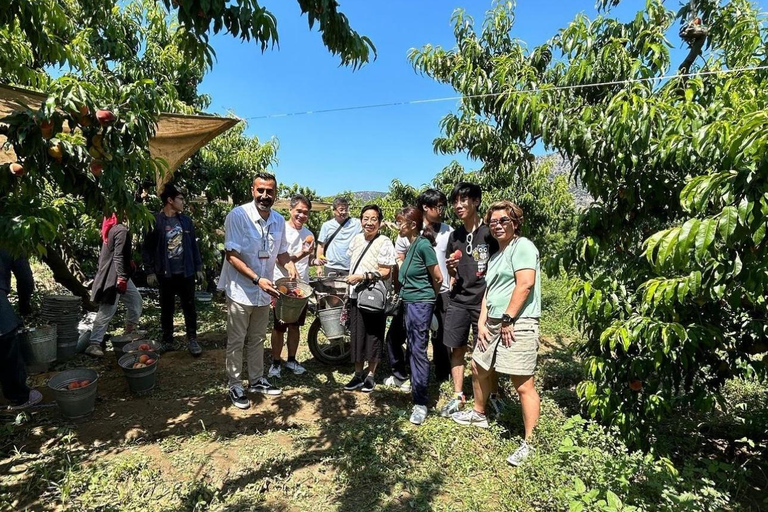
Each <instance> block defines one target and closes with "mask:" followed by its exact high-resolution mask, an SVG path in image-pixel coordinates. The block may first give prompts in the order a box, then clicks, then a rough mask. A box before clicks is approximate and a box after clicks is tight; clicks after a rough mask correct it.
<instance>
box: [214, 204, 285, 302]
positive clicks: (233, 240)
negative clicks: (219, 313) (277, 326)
mask: <svg viewBox="0 0 768 512" xmlns="http://www.w3.org/2000/svg"><path fill="white" fill-rule="evenodd" d="M224 248H225V249H226V250H227V251H237V252H238V253H240V257H241V258H242V260H243V262H244V263H245V264H246V265H248V267H249V268H250V269H251V270H253V271H254V272H256V274H258V275H259V276H260V277H266V278H267V279H269V278H271V277H272V275H273V273H274V271H275V262H276V260H277V255H278V254H282V253H284V252H287V251H288V242H287V241H286V239H285V219H284V218H283V217H282V215H280V214H279V213H277V212H276V211H274V210H271V211H270V213H269V217H267V219H266V220H264V219H262V218H261V215H259V211H258V210H257V209H256V205H255V204H254V202H253V201H251V202H250V203H246V204H244V205H241V206H238V207H236V208H235V209H233V210H232V211H231V212H229V214H228V215H227V219H226V220H225V221H224ZM259 251H266V253H268V257H267V258H263V259H262V258H259ZM218 289H219V290H224V291H225V292H226V293H227V297H229V298H230V299H232V300H233V301H235V302H237V303H238V304H242V305H244V306H268V305H269V304H270V302H271V297H270V295H269V294H268V293H267V292H265V291H263V290H262V289H261V288H259V287H258V286H256V285H255V284H253V282H252V281H251V280H250V279H248V278H247V277H245V276H244V275H243V274H241V273H240V272H238V271H237V270H236V269H235V267H233V266H232V265H230V264H229V262H228V261H227V260H226V258H225V259H224V265H223V266H222V268H221V275H220V276H219V283H218Z"/></svg>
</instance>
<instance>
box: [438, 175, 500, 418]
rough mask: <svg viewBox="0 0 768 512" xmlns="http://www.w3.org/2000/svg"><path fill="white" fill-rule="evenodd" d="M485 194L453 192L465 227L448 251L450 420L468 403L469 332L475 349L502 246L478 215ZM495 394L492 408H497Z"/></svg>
mask: <svg viewBox="0 0 768 512" xmlns="http://www.w3.org/2000/svg"><path fill="white" fill-rule="evenodd" d="M481 195H482V191H481V189H480V187H479V186H478V185H475V184H474V183H467V182H462V183H459V184H458V185H456V186H455V187H454V189H453V192H451V197H450V202H451V204H452V205H453V209H454V211H455V212H456V215H457V216H458V217H459V219H460V220H461V221H462V225H461V226H459V227H458V229H456V230H455V231H453V232H452V233H451V235H450V238H449V240H448V247H447V249H446V254H445V256H446V266H447V268H448V273H449V274H450V275H451V277H452V278H453V287H452V288H451V292H450V303H449V304H448V308H447V310H446V312H445V324H444V331H443V343H444V344H445V346H446V347H447V348H448V349H449V350H450V351H451V377H452V379H453V390H454V396H453V398H451V400H450V401H449V402H448V403H447V404H446V405H445V406H444V407H443V408H442V409H441V410H440V415H441V416H443V417H446V418H447V417H449V416H450V415H451V414H453V413H454V412H457V411H459V410H460V409H461V408H462V407H463V406H464V403H465V401H466V399H465V397H464V390H463V383H464V356H465V354H466V352H467V349H468V347H469V345H468V338H469V330H470V327H472V334H473V337H472V346H474V344H475V342H476V341H477V321H478V319H479V317H480V306H481V305H482V302H483V295H484V294H485V271H486V269H487V266H488V260H489V259H490V258H491V256H492V255H493V254H495V253H496V252H497V251H498V250H499V244H498V242H496V239H495V238H493V236H492V235H491V232H490V230H489V229H488V226H486V225H485V224H484V223H483V220H482V218H481V217H480V215H479V214H478V213H477V209H478V207H479V206H480V199H481ZM493 400H498V399H497V398H496V396H495V393H494V394H493V396H492V401H491V404H492V405H497V404H496V403H495V402H493Z"/></svg>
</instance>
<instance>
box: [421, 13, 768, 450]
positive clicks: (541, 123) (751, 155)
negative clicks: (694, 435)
mask: <svg viewBox="0 0 768 512" xmlns="http://www.w3.org/2000/svg"><path fill="white" fill-rule="evenodd" d="M617 3H618V1H616V0H603V1H601V2H598V4H599V7H600V11H601V12H600V13H599V15H598V16H597V17H596V18H595V19H589V18H588V17H587V16H586V15H583V14H580V15H579V16H577V17H576V18H575V19H574V20H573V21H572V22H571V23H570V24H569V25H568V26H566V27H564V28H563V29H562V30H560V31H559V32H558V33H557V34H555V35H554V36H553V37H552V38H551V39H549V40H548V41H547V42H546V43H544V44H542V45H539V46H536V47H532V48H528V47H527V46H526V45H525V44H524V43H523V42H522V41H519V40H517V39H515V38H514V37H513V36H512V29H513V25H514V19H515V17H514V7H513V5H512V3H511V2H499V3H498V4H496V6H495V7H494V9H492V10H491V11H489V13H488V14H487V16H486V19H485V20H484V23H483V25H482V28H481V30H480V31H479V32H476V31H475V25H474V23H473V21H472V20H471V19H470V18H468V17H467V16H466V15H465V13H464V12H462V11H457V12H456V13H455V15H454V35H455V38H456V47H455V48H453V49H444V48H441V47H432V46H426V47H424V48H422V49H420V50H414V51H412V54H411V59H412V61H413V63H414V66H415V68H416V69H417V70H419V71H421V72H423V73H425V74H427V75H428V76H430V77H433V78H434V79H436V80H438V81H441V82H444V83H447V84H450V85H451V86H452V87H454V88H455V89H456V90H457V91H458V92H460V93H461V94H462V95H464V98H463V99H462V100H461V103H460V105H459V108H458V111H457V112H456V113H453V114H450V115H449V116H448V117H446V119H445V120H444V121H443V123H442V128H443V131H444V135H443V137H442V138H441V139H438V141H437V142H436V147H437V148H438V149H442V150H445V151H448V152H453V151H466V152H468V153H469V154H470V155H471V156H474V157H475V158H478V159H480V160H482V161H483V162H484V163H485V167H484V168H483V169H482V171H483V172H487V173H490V174H493V173H498V172H499V169H511V170H513V172H515V173H516V174H519V175H520V176H522V177H523V179H525V177H526V176H528V175H530V172H531V162H532V157H531V152H532V151H533V149H534V148H535V147H536V146H537V145H540V146H541V147H543V148H545V149H547V150H549V151H555V152H558V153H560V154H561V155H562V156H563V157H564V158H565V159H566V160H568V161H570V162H571V166H572V177H573V178H574V179H576V180H577V181H578V182H579V183H581V184H582V185H583V186H584V187H585V188H586V189H587V191H588V192H589V193H590V195H591V196H592V197H593V199H594V202H593V203H592V204H591V206H589V207H588V208H587V209H586V210H584V211H583V212H582V213H581V215H580V217H579V220H578V224H577V227H576V230H577V234H576V237H575V239H574V241H573V242H572V243H571V244H569V245H568V246H567V247H566V248H565V249H564V250H563V251H561V252H560V253H559V254H557V257H556V258H552V259H551V260H550V263H551V268H550V270H551V271H554V272H557V271H558V269H559V268H565V269H566V270H567V271H568V272H569V273H571V275H573V276H575V277H577V278H578V285H576V287H575V288H574V290H573V294H572V295H573V298H574V314H575V318H576V320H577V321H578V324H579V326H580V327H581V330H582V332H583V334H584V338H585V339H584V341H583V343H581V344H580V346H579V350H580V352H581V354H582V356H583V358H584V364H585V369H586V379H585V380H584V381H583V382H581V383H580V384H579V386H578V388H577V391H578V394H579V396H580V398H581V400H582V403H583V405H584V407H585V409H586V410H587V411H588V412H589V414H590V415H592V416H593V417H596V418H599V419H601V420H602V421H604V422H606V423H608V424H611V425H614V426H616V427H618V428H619V429H620V431H621V432H622V433H623V435H624V436H625V437H626V438H627V439H628V440H629V441H631V442H633V443H636V444H640V445H647V444H648V443H649V442H650V441H651V439H652V435H653V429H654V427H656V426H658V425H659V423H660V421H661V420H662V419H664V418H665V417H670V416H671V415H673V414H674V413H675V412H676V411H679V410H680V408H681V407H689V408H690V407H693V408H696V409H698V410H703V411H708V410H711V409H712V408H713V407H716V406H717V402H718V400H719V399H720V396H721V395H720V394H719V390H720V389H721V387H722V385H723V383H724V382H725V380H726V379H727V378H729V377H732V376H740V375H759V376H762V377H763V378H765V375H766V365H765V353H766V351H767V350H768V346H767V345H766V344H765V339H766V335H768V332H766V320H767V319H768V318H767V317H768V309H767V308H766V303H765V296H766V287H767V286H768V277H767V276H768V272H767V271H766V261H768V243H767V242H766V240H765V232H766V221H768V202H767V201H768V199H766V198H768V195H766V193H767V192H768V180H766V176H768V173H767V171H768V159H766V154H767V153H766V147H765V146H766V133H768V132H767V131H766V126H767V125H766V121H768V115H767V114H766V101H767V100H768V94H767V93H766V84H765V81H766V77H768V74H767V73H766V71H765V70H762V69H749V70H745V71H738V70H739V69H742V68H754V67H759V66H761V65H765V64H766V55H767V52H766V50H768V38H767V37H766V29H765V21H766V20H765V18H764V16H763V15H762V14H760V13H759V12H758V10H757V9H756V8H755V6H753V5H752V4H751V3H750V2H748V1H745V0H732V1H728V2H716V1H714V0H706V1H705V0H701V1H699V2H697V3H696V6H697V9H696V10H692V9H691V8H690V6H688V5H685V6H683V8H682V9H681V10H679V11H677V12H674V11H671V10H669V9H668V8H667V7H666V6H665V4H664V2H662V1H661V0H648V1H647V2H646V3H645V7H644V8H643V9H642V10H640V11H639V12H637V14H636V15H635V16H634V17H633V18H630V19H629V20H627V21H622V20H619V19H616V18H614V17H611V10H610V8H611V7H612V6H613V5H615V4H617ZM678 29H679V36H680V39H681V40H680V41H679V43H680V44H683V45H685V47H686V48H687V50H688V55H687V56H686V57H685V59H684V60H683V61H682V62H681V63H680V64H678V65H677V66H675V64H674V63H673V62H672V57H671V53H670V49H671V47H672V42H671V41H670V39H671V38H672V37H673V36H671V35H670V33H671V32H677V31H678ZM676 42H678V41H676ZM681 72H683V73H681ZM684 72H690V73H697V72H706V73H702V74H695V75H694V76H682V75H684V74H685V73H684ZM667 75H673V77H672V78H667V79H664V78H662V77H665V76H667ZM674 75H677V76H674ZM595 84H598V85H595ZM510 179H511V178H510Z"/></svg>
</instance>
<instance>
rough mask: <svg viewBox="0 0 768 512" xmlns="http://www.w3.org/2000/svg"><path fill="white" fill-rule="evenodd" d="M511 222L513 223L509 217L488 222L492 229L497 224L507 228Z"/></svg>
mask: <svg viewBox="0 0 768 512" xmlns="http://www.w3.org/2000/svg"><path fill="white" fill-rule="evenodd" d="M510 222H512V219H510V218H509V217H502V218H500V219H491V220H490V221H489V222H488V225H489V226H491V227H493V226H495V225H496V224H501V225H502V226H506V225H507V224H509V223H510Z"/></svg>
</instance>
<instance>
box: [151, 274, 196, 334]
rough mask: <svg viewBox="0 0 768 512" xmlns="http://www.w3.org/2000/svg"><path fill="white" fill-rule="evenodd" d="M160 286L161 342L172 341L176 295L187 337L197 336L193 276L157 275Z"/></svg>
mask: <svg viewBox="0 0 768 512" xmlns="http://www.w3.org/2000/svg"><path fill="white" fill-rule="evenodd" d="M158 286H159V288H160V327H162V329H163V343H170V342H171V341H173V315H174V313H175V312H176V296H177V295H178V296H179V299H180V300H181V310H182V312H183V313H184V325H185V327H186V329H187V339H188V340H191V339H194V338H197V309H195V276H189V277H184V275H183V274H174V275H172V276H171V277H162V276H158Z"/></svg>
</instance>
